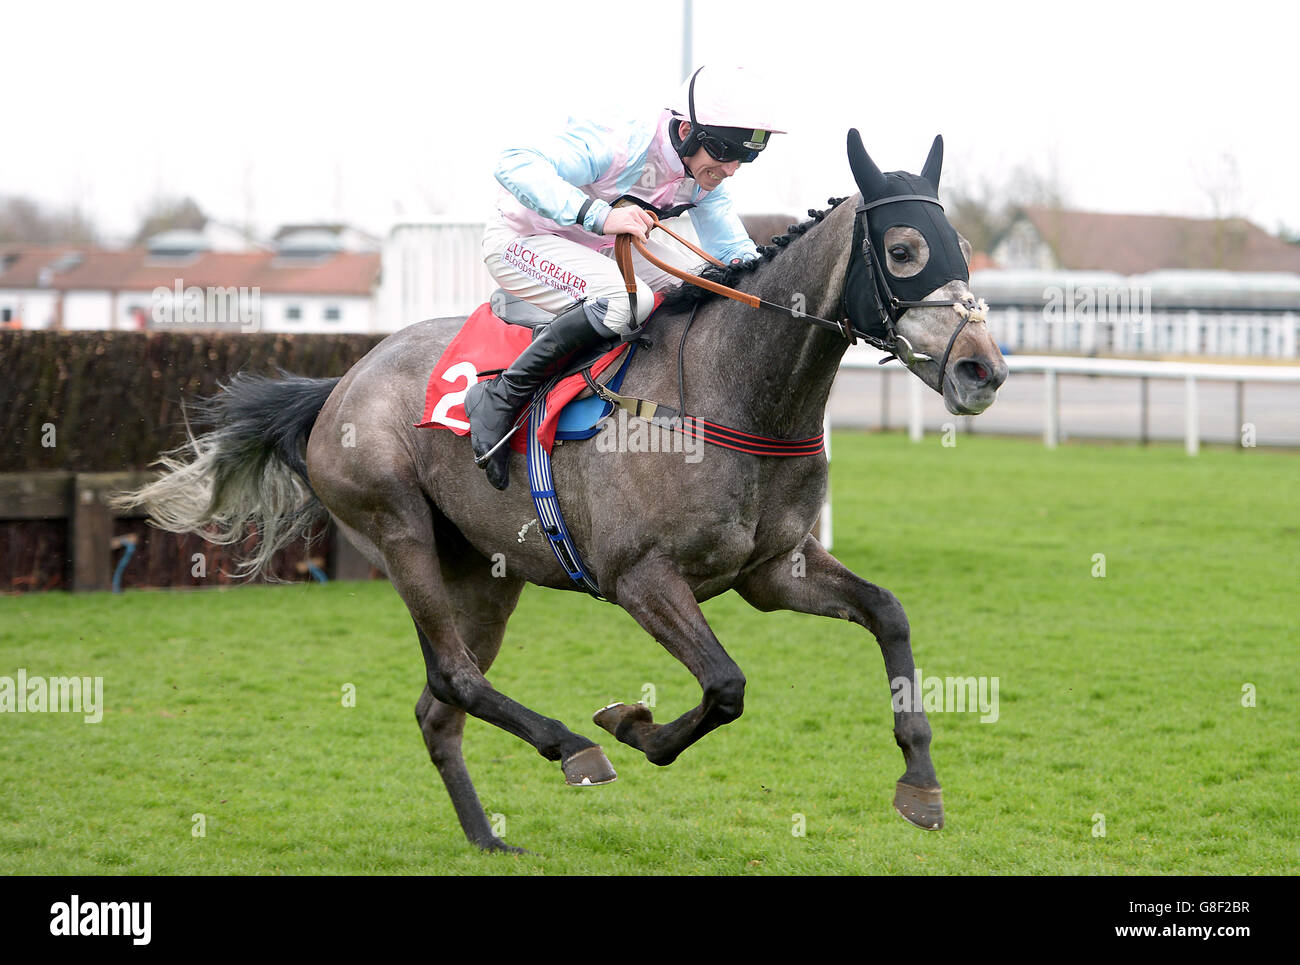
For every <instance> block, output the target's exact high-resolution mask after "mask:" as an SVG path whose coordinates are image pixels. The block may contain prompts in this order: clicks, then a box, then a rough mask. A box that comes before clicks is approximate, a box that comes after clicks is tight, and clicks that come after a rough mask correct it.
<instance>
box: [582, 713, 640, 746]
mask: <svg viewBox="0 0 1300 965" xmlns="http://www.w3.org/2000/svg"><path fill="white" fill-rule="evenodd" d="M591 719H592V722H593V723H595V724H597V725H598V726H600V727H603V728H605V730H607V731H609V732H610V733H611V734H613V735H614V736H615V737H617V738H618V739H619V740H621V741H623V742H624V743H627V739H626V735H627V728H628V727H630V726H631V725H633V724H636V723H646V724H652V723H654V714H652V713H651V712H650V708H649V707H647V706H646V705H645V704H610V705H609V706H608V707H602V708H600V710H598V711H596V713H595V715H593V716H592V718H591ZM620 728H621V729H622V730H623V733H622V734H620V733H619V730H620Z"/></svg>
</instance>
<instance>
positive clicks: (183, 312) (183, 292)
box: [149, 278, 262, 335]
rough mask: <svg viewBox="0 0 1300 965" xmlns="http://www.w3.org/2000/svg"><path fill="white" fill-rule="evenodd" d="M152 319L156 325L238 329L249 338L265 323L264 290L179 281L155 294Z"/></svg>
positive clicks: (158, 289) (156, 289)
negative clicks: (263, 317)
mask: <svg viewBox="0 0 1300 965" xmlns="http://www.w3.org/2000/svg"><path fill="white" fill-rule="evenodd" d="M149 314H150V317H151V318H152V319H153V322H154V324H155V325H238V326H239V330H240V332H242V333H244V334H245V335H247V334H250V333H253V332H256V331H257V330H258V328H259V327H260V326H261V321H262V289H261V288H258V287H256V286H254V287H252V288H247V287H240V288H235V287H222V286H220V285H208V286H207V287H206V288H199V287H198V286H197V285H190V286H189V287H186V286H185V284H184V282H183V281H182V279H180V278H177V279H176V280H175V283H174V284H173V286H172V287H171V288H164V287H162V286H159V287H158V288H155V289H154V290H153V308H152V310H151V311H150V313H149Z"/></svg>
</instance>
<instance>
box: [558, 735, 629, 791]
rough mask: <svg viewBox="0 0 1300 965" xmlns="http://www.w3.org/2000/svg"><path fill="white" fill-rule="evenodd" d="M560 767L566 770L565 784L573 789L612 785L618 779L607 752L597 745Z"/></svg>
mask: <svg viewBox="0 0 1300 965" xmlns="http://www.w3.org/2000/svg"><path fill="white" fill-rule="evenodd" d="M560 767H561V768H562V769H563V770H564V783H565V784H569V785H572V786H573V787H586V786H589V785H596V784H610V783H612V782H613V781H614V779H615V778H616V777H618V774H617V773H616V772H615V771H614V765H613V764H611V763H610V762H609V758H608V757H606V756H605V752H604V751H602V750H601V749H600V748H599V747H598V746H597V745H595V744H592V745H591V746H590V747H584V748H583V749H582V750H580V751H578V752H577V753H576V754H573V755H572V756H570V757H569V759H568V760H567V761H565V762H564V763H563V764H561V765H560Z"/></svg>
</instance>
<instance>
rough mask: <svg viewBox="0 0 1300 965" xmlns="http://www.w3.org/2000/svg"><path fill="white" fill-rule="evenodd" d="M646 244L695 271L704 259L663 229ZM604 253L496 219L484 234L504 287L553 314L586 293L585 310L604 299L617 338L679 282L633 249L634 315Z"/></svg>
mask: <svg viewBox="0 0 1300 965" xmlns="http://www.w3.org/2000/svg"><path fill="white" fill-rule="evenodd" d="M650 237H651V239H652V240H651V241H649V242H648V243H647V247H648V248H649V249H650V251H651V252H652V253H653V254H654V255H655V257H656V258H659V259H660V260H662V261H666V262H668V263H669V264H672V265H676V266H679V267H681V268H683V269H685V270H687V271H690V272H693V273H696V274H698V273H699V271H700V270H701V269H702V268H703V267H704V264H705V263H704V262H703V261H702V260H701V259H700V257H699V256H698V255H696V254H695V253H694V252H693V251H691V250H690V249H688V248H686V247H684V246H683V245H680V244H678V243H677V242H676V241H674V240H673V239H672V238H670V237H668V235H666V234H665V233H663V232H661V231H660V232H651V235H650ZM608 252H609V253H608V254H605V253H602V252H599V251H593V250H592V249H590V248H585V247H583V246H582V245H580V244H578V243H576V242H574V241H570V240H568V239H567V238H560V237H558V236H556V235H531V236H529V237H526V238H521V237H519V236H518V235H516V234H515V232H514V231H513V229H511V228H510V227H509V226H508V225H506V224H503V223H501V222H495V223H491V224H489V225H488V228H487V231H486V232H485V233H484V235H483V262H484V264H486V265H487V269H488V272H489V273H491V275H492V277H493V278H494V279H496V283H497V284H498V285H500V286H501V288H502V289H503V290H505V291H506V292H509V293H510V294H511V295H515V296H516V297H518V298H522V299H524V300H525V301H527V302H530V303H532V304H533V305H536V306H537V307H538V308H541V309H543V310H545V311H548V312H550V313H551V314H553V315H558V314H560V313H561V312H564V311H567V310H568V309H570V308H572V307H573V305H574V304H576V303H577V302H578V301H579V300H581V299H586V300H587V304H588V312H589V313H590V312H591V310H592V309H593V308H595V307H596V306H597V304H598V300H599V299H605V307H604V312H605V314H604V324H605V327H607V328H608V329H609V330H610V331H611V332H612V333H613V334H615V335H617V336H619V337H620V338H629V337H631V336H633V335H636V334H637V333H638V332H639V331H640V330H641V326H642V325H644V324H645V320H646V318H647V317H648V316H649V314H650V309H651V308H652V307H653V306H654V292H656V291H662V290H663V289H665V288H671V287H672V286H674V285H677V284H680V279H678V278H675V277H674V276H672V275H670V274H668V273H667V272H666V271H663V270H662V269H660V268H656V267H655V266H654V265H652V264H650V262H648V261H646V260H645V258H643V257H642V256H641V253H640V252H639V251H637V250H636V249H635V248H633V249H632V264H633V268H634V270H635V272H636V318H635V319H633V318H632V312H631V310H630V308H629V306H628V298H627V287H626V286H625V285H624V283H623V276H622V274H620V272H619V270H618V265H617V264H615V262H614V257H613V249H612V248H610V249H608Z"/></svg>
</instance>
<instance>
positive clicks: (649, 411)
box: [582, 371, 826, 456]
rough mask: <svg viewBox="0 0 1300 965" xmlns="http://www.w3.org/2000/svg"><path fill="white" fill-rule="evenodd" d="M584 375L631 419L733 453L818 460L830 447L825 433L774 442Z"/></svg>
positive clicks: (584, 376) (604, 397)
mask: <svg viewBox="0 0 1300 965" xmlns="http://www.w3.org/2000/svg"><path fill="white" fill-rule="evenodd" d="M582 375H583V378H584V379H586V381H587V385H588V386H589V387H590V388H591V391H592V392H594V393H595V394H596V395H598V396H599V397H600V398H601V400H602V401H604V402H607V403H609V404H610V405H612V406H614V407H616V408H619V409H622V410H624V411H625V412H627V413H628V414H629V415H633V416H636V417H637V418H640V419H646V420H648V421H649V422H652V423H654V424H655V425H660V426H667V427H668V428H671V429H675V430H676V431H678V432H680V433H681V434H682V435H684V436H687V437H689V438H691V439H699V440H701V441H702V442H707V443H710V444H712V445H715V446H721V447H722V448H724V449H733V450H735V451H737V452H744V453H748V454H749V455H751V456H815V455H817V454H818V453H819V452H822V451H823V450H824V449H825V447H826V438H825V433H820V432H819V433H818V434H817V435H815V436H809V437H808V438H807V439H774V438H772V437H771V436H760V435H755V434H754V433H752V432H743V431H741V430H740V429H733V428H731V427H730V426H724V425H722V424H720V423H717V422H710V421H709V420H708V419H701V418H700V417H698V416H690V415H683V414H681V413H679V412H678V411H677V410H676V409H674V408H672V407H671V406H667V405H664V404H663V403H662V402H654V401H651V400H650V399H638V398H636V397H635V396H630V395H622V394H620V393H618V392H615V391H613V390H612V389H610V388H608V387H606V386H603V385H600V384H599V383H598V382H596V381H595V380H594V379H592V378H591V375H590V373H588V372H586V371H584V372H583V373H582Z"/></svg>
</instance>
